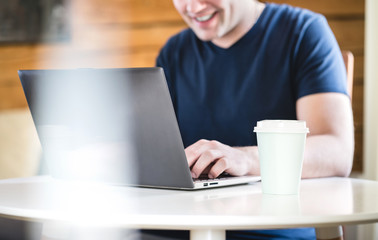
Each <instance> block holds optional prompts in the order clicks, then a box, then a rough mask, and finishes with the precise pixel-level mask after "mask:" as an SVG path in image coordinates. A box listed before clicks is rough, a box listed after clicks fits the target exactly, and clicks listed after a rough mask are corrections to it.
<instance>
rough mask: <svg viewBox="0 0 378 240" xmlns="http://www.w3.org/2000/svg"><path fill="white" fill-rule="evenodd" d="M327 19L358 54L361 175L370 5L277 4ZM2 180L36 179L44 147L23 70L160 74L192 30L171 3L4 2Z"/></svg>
mask: <svg viewBox="0 0 378 240" xmlns="http://www.w3.org/2000/svg"><path fill="white" fill-rule="evenodd" d="M273 2H277V3H288V4H291V5H294V6H300V7H304V8H308V9H311V10H313V11H315V12H319V13H322V14H324V15H325V16H326V18H327V19H328V22H329V25H330V26H331V28H332V30H333V32H334V34H335V36H336V38H337V40H338V42H339V45H340V48H341V49H342V50H350V51H351V52H352V53H353V54H354V58H355V66H354V86H353V98H352V99H353V111H354V121H355V138H356V151H355V156H354V165H353V172H354V173H356V174H362V173H363V170H364V161H363V107H364V104H363V102H364V99H363V98H364V90H363V89H364V27H365V1H364V0H306V1H303V0H273ZM0 22H1V26H0V178H7V177H19V176H28V175H33V174H35V171H36V170H37V168H38V163H37V162H38V159H39V158H38V156H37V155H38V154H39V152H38V150H36V148H38V141H37V143H35V142H33V141H32V140H33V139H36V136H35V131H34V130H33V125H32V122H31V119H30V116H29V113H28V110H27V103H26V100H25V97H24V94H23V90H22V87H21V84H20V81H19V78H18V75H17V70H19V69H45V68H47V69H56V68H86V67H89V68H95V67H98V68H107V67H108V68H115V67H148V66H154V64H155V58H156V56H157V54H158V52H159V50H160V48H161V47H162V45H163V44H164V43H165V42H166V41H167V39H168V38H169V36H171V35H173V34H175V33H177V32H178V31H180V30H181V29H183V28H185V27H186V25H185V23H184V22H183V21H182V20H181V18H180V16H179V15H178V13H177V12H176V10H175V9H174V6H173V4H172V1H171V0H108V1H100V0H2V1H1V2H0Z"/></svg>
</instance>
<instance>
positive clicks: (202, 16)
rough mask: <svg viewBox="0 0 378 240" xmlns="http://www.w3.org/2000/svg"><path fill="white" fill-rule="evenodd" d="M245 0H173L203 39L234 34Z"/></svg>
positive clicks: (186, 20) (213, 38) (207, 39)
mask: <svg viewBox="0 0 378 240" xmlns="http://www.w3.org/2000/svg"><path fill="white" fill-rule="evenodd" d="M243 2H245V1H244V0H173V3H174V5H175V7H176V9H177V11H178V12H179V13H180V14H181V16H182V18H183V19H184V21H185V22H186V23H187V24H188V25H189V27H190V28H191V29H192V30H193V31H194V32H195V34H196V35H197V37H198V38H199V39H201V40H203V41H213V40H215V39H220V38H222V37H224V36H226V35H229V34H232V31H233V30H234V29H235V27H236V26H237V24H238V23H240V22H241V16H240V15H241V14H238V13H237V12H238V11H239V10H240V8H242V7H243V6H242V5H243ZM238 15H239V16H238Z"/></svg>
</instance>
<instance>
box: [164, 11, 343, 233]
mask: <svg viewBox="0 0 378 240" xmlns="http://www.w3.org/2000/svg"><path fill="white" fill-rule="evenodd" d="M251 21H252V18H251ZM157 66H161V67H163V69H164V72H165V75H166V78H167V83H168V87H169V90H170V93H171V97H172V101H173V104H174V108H175V112H176V116H177V120H178V123H179V127H180V131H181V135H182V138H183V142H184V146H185V147H187V146H189V145H191V144H193V143H194V142H196V141H198V140H200V139H208V140H218V141H220V142H222V143H224V144H227V145H230V146H252V145H257V141H256V135H255V134H254V133H253V127H254V126H255V125H256V122H257V121H259V120H263V119H296V118H297V115H296V102H297V100H298V99H299V98H301V97H304V96H306V95H310V94H316V93H323V92H338V93H343V94H347V93H346V71H345V66H344V62H343V59H342V56H341V53H340V49H339V46H338V44H337V41H336V39H335V37H334V35H333V33H332V31H331V30H330V28H329V26H328V24H327V21H326V19H325V18H324V17H323V16H322V15H319V14H316V13H313V12H310V11H308V10H304V9H299V8H293V7H290V6H287V5H277V4H267V5H266V8H265V9H264V11H263V12H262V14H261V16H260V18H259V19H258V21H257V22H256V23H255V25H254V26H253V28H252V29H251V30H250V31H249V32H248V33H247V34H246V35H245V36H243V37H242V38H241V39H240V40H239V41H237V42H236V43H235V44H234V45H232V46H231V47H229V48H227V49H223V48H220V47H218V46H216V45H214V44H213V43H212V42H203V41H201V40H199V39H198V38H197V37H196V35H195V34H194V32H193V31H192V30H191V29H186V30H184V31H182V32H180V33H179V34H177V35H175V36H173V37H172V38H170V39H169V41H168V42H167V44H166V45H165V46H164V47H163V48H162V50H161V52H160V55H159V56H158V58H157ZM254 237H255V238H256V239H264V237H265V238H266V239H272V238H274V237H275V239H287V238H292V239H315V232H314V229H295V230H276V231H266V230H265V231H230V232H228V233H227V238H228V239H245V238H247V239H255V238H254Z"/></svg>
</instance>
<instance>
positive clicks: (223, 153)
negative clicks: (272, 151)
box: [185, 140, 258, 178]
mask: <svg viewBox="0 0 378 240" xmlns="http://www.w3.org/2000/svg"><path fill="white" fill-rule="evenodd" d="M251 148H254V147H244V148H239V147H230V146H228V145H225V144H222V143H220V142H218V141H209V140H199V141H197V142H196V143H194V144H192V145H190V146H189V147H187V148H186V149H185V153H186V157H187V159H188V164H189V167H190V168H191V172H192V177H193V178H198V177H199V176H200V175H201V174H202V173H208V176H209V177H210V178H216V177H218V176H219V175H220V174H221V173H223V172H227V173H229V174H231V175H234V176H242V175H246V174H248V173H251V169H252V159H251V158H252V155H253V154H251V152H253V151H250V150H251ZM255 148H256V147H255ZM255 150H256V151H255V152H257V148H256V149H255ZM257 168H258V166H257Z"/></svg>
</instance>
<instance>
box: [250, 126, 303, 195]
mask: <svg viewBox="0 0 378 240" xmlns="http://www.w3.org/2000/svg"><path fill="white" fill-rule="evenodd" d="M254 132H256V134H257V145H258V151H259V158H260V173H261V184H262V191H263V193H266V194H298V192H299V185H300V179H301V175H302V164H303V156H304V148H305V143H306V136H307V133H308V132H309V130H308V128H307V127H306V122H305V121H299V120H263V121H259V122H257V126H256V127H255V128H254Z"/></svg>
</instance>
